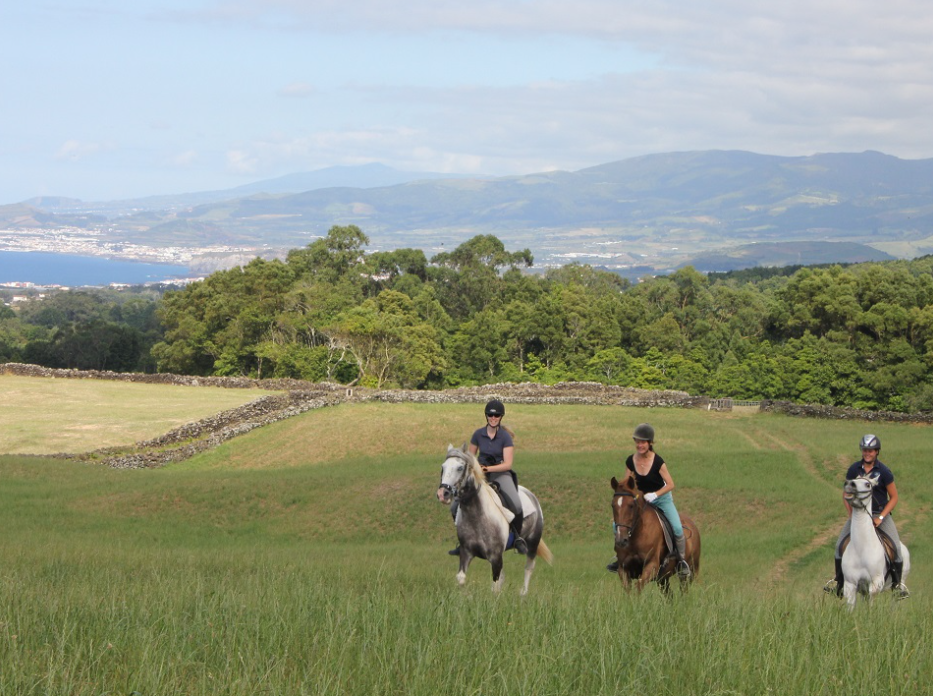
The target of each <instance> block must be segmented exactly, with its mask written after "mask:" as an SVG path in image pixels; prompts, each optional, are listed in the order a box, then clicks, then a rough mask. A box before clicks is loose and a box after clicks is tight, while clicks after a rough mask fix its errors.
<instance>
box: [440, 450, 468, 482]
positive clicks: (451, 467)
mask: <svg viewBox="0 0 933 696" xmlns="http://www.w3.org/2000/svg"><path fill="white" fill-rule="evenodd" d="M465 469H466V462H464V461H463V460H462V459H460V458H459V457H450V458H449V459H446V460H445V461H444V463H443V464H441V485H442V486H450V487H451V488H456V487H457V486H459V485H460V482H461V481H462V480H463V473H464V470H465Z"/></svg>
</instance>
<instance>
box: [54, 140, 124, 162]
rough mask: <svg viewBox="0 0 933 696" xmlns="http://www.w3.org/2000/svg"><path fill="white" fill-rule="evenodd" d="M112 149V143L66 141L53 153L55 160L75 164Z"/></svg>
mask: <svg viewBox="0 0 933 696" xmlns="http://www.w3.org/2000/svg"><path fill="white" fill-rule="evenodd" d="M114 148H115V146H114V144H113V143H93V142H82V141H80V140H66V141H65V142H64V143H62V145H61V147H59V148H58V152H56V153H55V158H56V159H58V160H64V161H70V162H77V161H79V160H83V159H85V158H87V157H91V156H93V155H96V154H99V153H101V152H106V151H109V150H113V149H114Z"/></svg>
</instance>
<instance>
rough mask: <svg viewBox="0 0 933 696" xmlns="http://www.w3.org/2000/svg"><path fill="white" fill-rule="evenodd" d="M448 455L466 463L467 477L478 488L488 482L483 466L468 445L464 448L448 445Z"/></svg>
mask: <svg viewBox="0 0 933 696" xmlns="http://www.w3.org/2000/svg"><path fill="white" fill-rule="evenodd" d="M447 456H448V458H449V457H456V458H457V459H459V460H461V461H462V462H463V463H464V464H466V466H467V477H468V478H470V479H472V483H473V485H474V486H475V487H476V488H479V487H480V486H482V485H484V484H486V476H485V474H483V468H482V467H481V466H480V465H479V460H477V459H476V456H475V455H474V454H473V453H472V452H470V450H469V449H467V446H466V445H464V446H463V448H462V449H457V448H456V447H454V446H453V445H448V447H447ZM487 485H488V484H487Z"/></svg>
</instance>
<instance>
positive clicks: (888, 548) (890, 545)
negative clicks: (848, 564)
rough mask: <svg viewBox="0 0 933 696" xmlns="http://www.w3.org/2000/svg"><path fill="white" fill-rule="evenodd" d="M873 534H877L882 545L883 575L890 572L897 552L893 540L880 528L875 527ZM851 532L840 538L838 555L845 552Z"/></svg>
mask: <svg viewBox="0 0 933 696" xmlns="http://www.w3.org/2000/svg"><path fill="white" fill-rule="evenodd" d="M875 534H877V535H878V540H879V541H880V542H881V546H883V547H884V561H885V572H884V574H885V576H887V575H888V574H889V573H890V572H891V566H893V565H894V559H895V558H897V552H896V551H895V549H894V540H893V539H891V537H889V536H888V535H887V534H885V533H884V532H882V531H881V530H880V529H878V528H877V527H875ZM851 536H852V535H851V534H848V535H846V537H845V538H844V539H843V540H842V545H840V547H839V554H840V556H841V555H842V554H844V553H845V552H846V548H847V547H848V546H849V539H850V538H851Z"/></svg>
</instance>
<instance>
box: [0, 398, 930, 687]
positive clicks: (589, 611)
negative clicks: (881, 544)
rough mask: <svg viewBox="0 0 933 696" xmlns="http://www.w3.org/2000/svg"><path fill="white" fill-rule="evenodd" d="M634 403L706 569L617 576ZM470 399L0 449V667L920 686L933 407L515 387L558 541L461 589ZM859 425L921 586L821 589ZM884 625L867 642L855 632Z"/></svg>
mask: <svg viewBox="0 0 933 696" xmlns="http://www.w3.org/2000/svg"><path fill="white" fill-rule="evenodd" d="M645 419H647V420H650V422H651V423H652V424H653V425H654V426H655V428H656V429H657V432H658V442H657V449H658V451H659V452H661V453H662V454H663V455H664V457H665V458H666V460H667V461H668V462H669V466H670V468H671V471H672V474H673V476H674V478H675V482H676V484H677V490H676V492H675V494H674V495H675V498H676V500H677V503H678V507H679V508H680V509H681V510H682V511H684V512H686V513H688V514H690V515H692V516H693V517H694V518H695V519H696V520H697V521H698V523H699V525H700V528H701V532H702V534H703V560H702V569H701V573H700V577H699V582H698V583H697V584H695V585H694V587H693V589H692V590H691V592H690V593H689V594H688V595H686V596H683V597H681V596H674V597H672V598H671V599H670V600H665V599H664V598H663V597H662V596H661V595H660V593H659V592H658V591H657V590H656V588H654V587H652V588H650V589H649V590H648V591H646V592H645V593H643V594H642V595H641V596H638V595H634V594H631V595H630V594H626V593H624V592H623V590H622V588H621V586H620V584H619V581H618V579H617V578H615V577H613V576H611V575H610V574H608V573H606V572H605V570H604V569H603V566H604V565H605V563H606V562H608V561H609V560H610V558H611V555H612V553H611V552H612V542H611V531H610V525H609V519H610V518H609V506H610V502H611V492H610V489H609V485H608V480H609V478H610V477H611V476H612V475H618V474H620V473H621V470H622V465H621V458H622V457H623V456H625V455H626V454H627V453H628V452H629V451H630V439H629V434H630V432H631V429H632V428H633V426H634V425H635V424H636V423H638V422H640V421H642V420H645ZM477 421H481V418H480V417H478V414H477V407H476V406H475V405H413V404H402V405H376V404H344V405H341V406H338V407H334V408H328V409H323V410H319V411H313V412H309V413H306V414H304V415H302V416H298V417H295V418H291V419H289V420H286V421H282V422H279V423H277V424H275V425H272V426H268V427H266V428H263V429H261V430H258V431H253V432H251V433H250V434H247V435H244V436H241V437H239V438H236V439H234V440H232V441H230V442H228V443H227V444H225V445H222V446H220V447H218V448H217V449H215V450H212V451H210V452H208V453H205V454H203V455H199V456H197V457H195V458H193V459H191V460H189V461H187V462H185V463H183V464H179V465H173V466H170V467H167V468H164V469H157V470H136V471H116V470H110V469H105V468H101V467H98V466H91V465H86V464H74V463H67V462H62V461H52V460H44V459H37V458H24V457H14V456H5V457H0V481H2V485H0V524H2V525H3V529H4V534H3V535H2V537H0V568H2V570H0V664H3V665H4V666H5V667H4V669H3V670H0V692H2V693H16V694H40V693H42V694H65V693H67V694H100V693H121V694H130V693H134V692H135V693H138V694H168V693H172V694H218V693H223V694H256V693H276V694H280V693H281V694H285V693H288V694H402V693H404V694H436V693H439V692H440V693H447V694H475V693H484V694H490V693H492V694H499V693H501V694H506V693H509V694H512V693H534V694H568V693H574V694H576V693H579V694H610V693H619V692H623V691H629V690H633V689H640V690H646V691H648V692H650V693H657V694H674V693H677V694H683V693H696V694H701V693H702V694H714V693H716V694H722V693H739V694H762V693H768V692H773V693H808V694H836V693H840V694H841V693H848V692H849V690H852V689H854V688H855V687H856V686H858V685H860V684H865V683H871V684H874V685H877V687H878V688H879V689H880V693H885V694H908V693H910V694H914V693H920V692H923V690H924V689H925V688H926V679H927V675H928V674H929V672H930V670H931V669H933V658H931V656H930V654H929V651H926V650H925V649H918V647H919V646H923V645H926V644H929V640H930V638H931V636H930V623H929V621H928V620H927V618H926V617H927V616H928V613H929V611H930V608H931V607H930V599H929V597H930V592H931V583H930V581H929V579H928V576H929V574H928V573H927V572H926V569H927V568H928V566H929V564H930V560H929V555H930V554H929V550H928V548H927V544H926V543H925V540H926V539H927V538H929V537H930V533H931V531H933V530H931V521H930V518H929V511H930V509H931V501H933V483H930V482H929V480H928V477H926V476H925V470H926V463H927V461H928V459H929V455H930V446H929V433H928V429H927V428H926V427H918V426H907V425H889V424H884V425H879V424H872V425H869V424H866V423H861V422H826V421H816V420H812V421H811V420H794V419H790V418H787V417H782V416H775V415H765V414H758V413H757V412H748V413H732V414H722V413H711V412H707V411H686V410H674V409H671V410H666V409H652V410H647V411H646V410H644V409H631V408H622V407H588V406H543V405H541V406H532V405H515V406H514V407H512V408H510V410H509V415H508V424H509V425H510V427H511V428H512V429H513V430H514V431H515V433H516V445H517V456H516V467H517V469H518V472H519V475H520V477H521V480H522V482H523V483H524V484H525V485H527V486H528V487H529V488H531V489H532V490H534V491H535V492H536V494H537V495H538V496H539V498H540V499H541V502H542V506H543V509H544V513H545V518H546V529H545V539H546V541H547V543H548V545H549V546H550V547H551V549H552V550H553V551H554V555H555V562H554V565H553V566H547V565H546V564H544V563H539V564H538V568H537V569H536V571H535V575H534V577H533V579H532V582H531V592H530V596H529V597H527V598H525V599H524V600H521V601H519V598H518V589H519V587H520V581H521V568H522V563H521V561H520V559H519V558H518V557H517V556H515V555H514V554H510V555H509V557H508V558H507V562H506V568H505V574H506V585H505V590H504V592H503V593H502V595H500V596H498V597H495V596H493V595H491V593H490V591H489V584H490V576H489V566H488V564H486V563H485V562H483V561H476V562H475V563H474V565H473V567H472V568H471V570H470V574H469V577H468V580H467V587H466V588H465V589H463V590H461V589H458V588H457V587H456V582H455V580H454V574H455V572H456V563H457V562H456V560H455V559H452V558H450V557H449V556H447V555H446V553H445V552H446V550H447V548H449V546H450V545H451V544H452V543H453V540H454V533H453V527H452V524H451V521H450V517H449V514H448V511H447V509H446V508H444V507H443V506H441V505H440V504H439V503H438V502H437V501H436V499H435V496H434V492H435V488H436V485H437V481H438V474H439V468H440V464H441V460H442V458H443V454H444V452H445V449H446V446H447V443H448V442H453V443H455V444H459V443H461V442H462V441H463V440H465V439H467V438H468V437H469V434H470V432H471V431H472V430H473V429H474V428H475V427H478V426H479V425H480V424H481V422H477ZM866 431H874V432H876V433H877V434H878V435H880V437H881V438H882V440H883V443H884V449H883V452H882V459H883V460H884V461H886V462H888V463H889V464H890V465H891V466H892V467H894V469H895V473H896V474H897V477H898V486H899V490H900V492H901V501H902V502H901V504H900V505H899V507H898V509H897V512H896V517H897V520H898V526H899V529H900V531H901V535H902V538H903V539H904V541H905V543H907V544H908V545H909V546H910V548H911V554H912V559H913V565H914V568H913V571H912V573H911V575H910V577H909V579H908V584H909V585H910V588H911V591H912V593H913V597H912V598H911V599H910V600H909V601H908V602H903V603H899V604H898V605H896V609H897V611H893V612H892V611H891V606H892V605H891V604H890V602H889V600H888V598H887V597H885V598H883V599H882V600H879V601H878V602H877V603H876V604H875V606H873V607H867V606H860V607H858V609H857V611H856V612H855V613H854V614H853V615H849V614H847V613H846V612H845V610H844V609H843V607H842V605H841V604H840V603H838V602H836V601H834V600H831V599H830V598H827V597H825V596H824V595H823V594H822V592H821V591H820V588H821V586H822V583H823V581H824V580H825V579H826V577H827V576H828V575H829V573H830V570H831V543H832V540H833V538H834V537H835V534H836V531H837V529H838V527H839V525H840V524H841V522H842V517H843V514H844V513H843V506H842V502H841V499H840V480H841V478H842V474H843V471H844V468H845V466H846V465H847V464H848V463H849V462H850V461H851V460H852V459H853V458H854V457H856V456H857V443H858V439H859V438H860V436H861V435H862V434H864V432H866ZM879 622H883V623H884V626H885V631H886V639H885V645H884V646H883V647H880V648H878V649H876V650H874V651H873V658H872V659H871V660H861V659H857V656H858V655H860V654H861V653H863V652H864V650H863V648H864V647H865V645H866V643H870V644H871V645H873V646H875V647H877V640H876V638H877V627H878V624H879Z"/></svg>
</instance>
